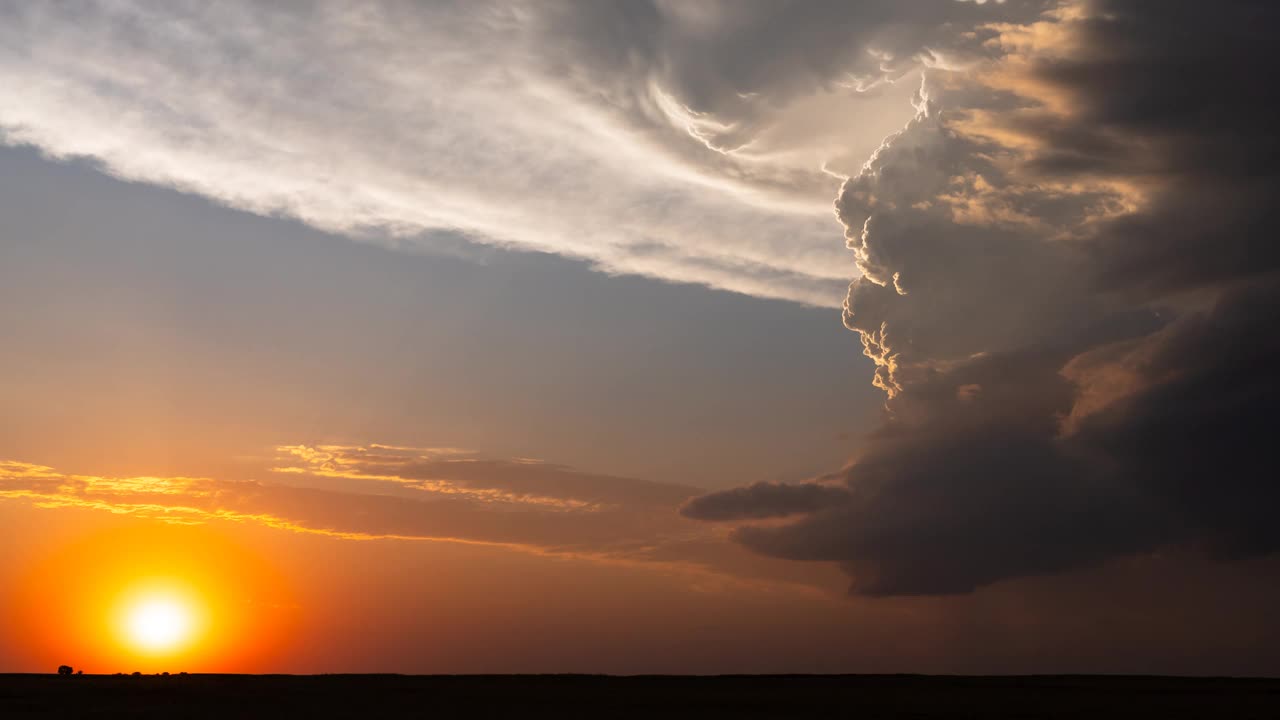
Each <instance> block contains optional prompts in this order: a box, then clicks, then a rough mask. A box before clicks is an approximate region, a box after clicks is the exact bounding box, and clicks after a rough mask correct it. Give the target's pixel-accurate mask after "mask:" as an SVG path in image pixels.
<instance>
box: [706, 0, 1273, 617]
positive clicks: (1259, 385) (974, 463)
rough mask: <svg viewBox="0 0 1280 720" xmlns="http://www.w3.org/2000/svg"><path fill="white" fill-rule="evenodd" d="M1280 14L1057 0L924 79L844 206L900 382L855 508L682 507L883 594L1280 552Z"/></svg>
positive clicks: (880, 360)
mask: <svg viewBox="0 0 1280 720" xmlns="http://www.w3.org/2000/svg"><path fill="white" fill-rule="evenodd" d="M1277 19H1280V18H1278V17H1277V10H1276V8H1275V7H1274V6H1273V4H1270V3H1263V2H1228V3H1219V4H1215V5H1207V4H1204V3H1192V2H1174V3H1158V4H1157V3H1142V2H1122V1H1120V0H1115V1H1112V0H1103V1H1099V2H1071V3H1063V4H1061V5H1060V6H1059V7H1056V8H1053V9H1051V10H1049V11H1048V12H1046V13H1045V14H1044V15H1043V16H1042V17H1041V18H1040V19H1039V20H1038V21H1036V22H1033V23H1027V24H1018V23H1005V24H1002V25H1000V26H999V27H998V31H999V32H998V34H997V36H996V37H994V38H993V39H991V40H990V41H989V42H988V43H987V44H986V47H987V48H988V49H989V50H990V51H991V52H992V54H993V56H992V57H991V58H989V59H988V60H986V61H984V62H982V63H980V64H978V65H976V66H974V67H972V68H969V69H967V70H965V71H946V70H937V69H935V70H931V71H929V73H928V74H927V75H926V80H925V85H924V86H923V88H922V90H921V93H920V95H919V97H918V98H917V101H916V104H917V114H916V117H915V118H914V119H913V120H911V121H910V123H909V124H908V125H907V126H906V128H905V129H903V130H902V131H901V132H900V133H898V134H897V135H895V136H893V137H890V138H889V139H888V140H886V141H885V143H884V144H883V146H882V147H881V149H880V150H879V151H878V152H877V154H876V156H875V157H873V158H872V160H871V161H870V162H869V163H868V164H867V165H866V167H865V169H864V170H863V171H862V173H861V174H860V175H858V176H856V177H852V178H850V179H849V180H848V181H846V182H845V184H844V186H843V188H842V189H841V192H840V194H839V196H838V198H837V201H836V207H837V212H838V215H839V217H840V219H841V221H842V222H843V223H844V224H845V226H846V236H847V238H848V241H849V246H850V247H851V248H852V249H853V250H854V251H855V254H856V256H857V262H858V265H859V267H860V269H861V271H862V276H861V277H859V278H858V279H856V280H854V282H853V284H852V285H851V286H850V290H849V295H848V299H847V301H846V306H845V322H846V325H847V326H848V327H849V328H850V329H852V330H854V331H856V332H858V333H860V334H861V336H862V338H863V345H864V347H865V349H866V354H867V355H868V356H869V357H870V358H871V359H872V360H873V361H874V362H875V363H876V365H877V370H876V376H875V378H874V382H875V383H876V384H877V385H879V386H881V387H883V388H884V389H885V390H886V392H887V394H888V399H887V402H886V406H885V417H884V421H883V424H882V425H881V427H880V428H879V429H878V430H876V431H874V432H873V433H871V434H870V435H869V436H868V437H867V438H865V441H864V443H863V445H862V447H861V449H860V450H859V452H858V453H856V455H855V457H854V458H853V459H852V460H851V462H850V464H849V465H848V467H847V468H845V470H844V471H843V473H842V484H843V486H844V488H846V489H847V497H843V496H842V497H841V498H840V499H839V500H838V501H833V502H828V503H825V504H823V505H822V506H820V507H815V508H813V509H812V510H810V511H809V512H807V513H804V514H803V515H802V516H800V517H799V518H798V519H795V520H793V521H791V522H787V523H782V524H779V523H771V524H756V523H752V522H750V520H751V519H754V518H764V517H775V516H781V515H784V514H789V513H790V512H791V509H790V506H788V502H787V498H785V497H782V498H772V497H770V496H768V495H764V494H752V493H749V492H743V491H734V490H730V491H726V492H724V493H715V494H712V495H710V496H707V497H703V498H698V499H695V500H693V501H691V503H690V505H689V506H687V507H693V508H697V507H704V506H705V507H727V508H731V511H729V512H727V513H722V514H721V515H719V516H717V517H715V518H714V519H717V520H728V519H734V518H736V519H737V520H739V521H740V524H739V526H738V527H737V529H736V530H735V531H734V535H733V537H734V538H735V539H736V541H738V542H739V543H741V544H743V545H745V546H746V547H748V548H751V549H753V550H755V551H756V552H759V553H762V554H765V555H770V556H775V557H780V558H789V559H793V560H803V561H826V562H835V563H839V564H840V565H841V566H842V567H843V568H844V569H845V570H846V571H847V573H848V574H849V576H850V577H851V579H852V590H853V591H854V592H857V593H862V594H870V595H901V594H947V593H957V592H968V591H970V590H973V589H974V588H977V587H980V586H983V585H986V584H990V583H994V582H998V581H1001V580H1008V579H1012V578H1017V577H1022V576H1029V575H1037V574H1044V573H1052V572H1058V571H1063V570H1067V569H1073V568H1079V567H1085V566H1091V565H1098V564H1101V563H1104V562H1106V561H1109V560H1113V559H1116V558H1119V557H1124V556H1129V555H1134V554H1139V553H1148V552H1155V551H1159V550H1161V549H1164V548H1171V547H1183V548H1187V547H1190V548H1197V549H1199V550H1202V551H1204V552H1207V553H1209V554H1210V555H1212V556H1214V557H1218V558H1238V557H1244V556H1248V555H1257V554H1262V553H1270V552H1274V551H1275V550H1276V549H1277V548H1278V547H1280V544H1278V543H1280V535H1278V534H1277V532H1276V530H1275V527H1276V524H1275V522H1274V517H1273V509H1274V507H1275V506H1276V501H1277V499H1280V495H1278V494H1277V493H1278V492H1280V490H1278V489H1277V484H1276V481H1275V476H1276V473H1275V470H1274V461H1273V459H1272V458H1271V457H1270V453H1269V452H1268V429H1269V428H1270V427H1271V426H1273V425H1274V424H1275V423H1274V420H1273V419H1272V415H1273V414H1274V408H1275V406H1276V403H1277V400H1278V399H1280V398H1277V391H1278V389H1280V386H1278V384H1277V379H1276V368H1277V367H1280V345H1278V344H1277V342H1276V340H1275V337H1276V331H1277V329H1280V314H1278V311H1277V308H1280V277H1278V270H1280V268H1278V267H1277V261H1278V260H1280V256H1277V254H1276V252H1275V243H1274V241H1273V239H1272V237H1271V236H1272V234H1273V230H1272V228H1273V227H1274V221H1275V205H1274V202H1273V198H1274V197H1276V190H1277V189H1280V187H1278V186H1277V181H1278V180H1280V163H1277V160H1278V159H1280V158H1277V155H1276V148H1277V145H1276V139H1275V136H1274V127H1276V125H1277V121H1278V120H1280V118H1278V117H1277V115H1278V114H1280V112H1278V111H1280V101H1278V99H1277V97H1276V92H1275V89H1274V84H1272V83H1266V82H1264V81H1260V80H1259V79H1260V78H1263V77H1270V76H1271V75H1273V74H1275V72H1276V71H1277V70H1280V67H1278V65H1280V63H1277V60H1276V59H1275V57H1274V54H1273V53H1270V52H1269V50H1268V49H1267V47H1268V41H1267V38H1266V33H1268V32H1270V30H1271V29H1273V28H1274V27H1276V25H1277V23H1276V20H1277ZM827 482H829V481H824V482H823V484H822V485H821V487H824V488H825V487H826V486H827ZM805 487H808V488H811V489H815V488H817V487H819V486H818V485H808V486H806V485H799V486H797V487H796V488H794V489H793V490H792V491H791V492H794V493H801V492H803V490H802V488H805ZM693 516H694V517H697V516H698V515H697V513H693Z"/></svg>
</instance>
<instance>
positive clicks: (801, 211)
mask: <svg viewBox="0 0 1280 720" xmlns="http://www.w3.org/2000/svg"><path fill="white" fill-rule="evenodd" d="M1043 5H1044V3H1041V2H1030V1H1029V0H1024V1H1023V2H1010V3H1005V4H1000V5H996V4H988V5H975V4H972V3H958V2H953V1H952V0H913V1H912V2H906V3H904V2H895V3H888V2H874V3H859V4H849V3H829V4H822V3H811V4H807V6H806V9H805V11H804V12H792V11H791V10H788V9H786V8H785V7H783V6H780V5H773V4H769V3H764V4H754V5H745V4H742V3H729V4H720V3H701V4H696V5H693V4H686V3H666V2H654V3H560V2H553V3H520V2H517V3H487V2H476V3H398V2H390V1H388V2H377V3H360V4H346V3H337V2H326V3H320V4H316V5H310V6H306V7H298V6H287V7H286V6H265V5H262V4H256V3H222V4H218V5H208V4H201V3H145V2H142V3H133V2H125V3H101V4H97V3H91V4H83V5H75V6H72V5H60V4H18V5H6V6H4V7H3V8H0V83H3V84H4V85H5V87H8V88H10V89H11V91H12V92H11V95H10V97H9V99H8V101H7V102H5V103H3V104H0V139H2V140H3V141H4V142H7V143H25V144H31V145H35V146H37V147H39V148H41V149H42V150H44V151H45V152H47V153H49V154H50V155H53V156H57V157H86V158H90V159H92V160H93V161H95V162H96V163H98V164H99V165H100V166H101V167H102V168H103V169H105V170H106V171H108V172H110V173H113V174H115V175H118V176H120V177H123V178H127V179H130V180H137V181H143V182H149V183H156V184H160V185H165V186H170V187H176V188H179V189H181V190H185V191H188V192H194V193H199V194H202V195H206V196H208V197H210V198H212V199H214V200H216V201H218V202H221V203H225V204H228V205H230V206H233V207H236V208H241V209H245V210H249V211H252V212H258V213H268V214H284V215H288V216H292V217H296V218H298V219H301V220H303V221H305V222H307V223H310V224H312V225H314V226H316V227H319V228H323V229H326V230H330V231H335V232H339V233H345V234H348V235H351V236H353V237H358V238H362V239H366V240H370V241H374V242H379V243H383V244H385V245H388V246H391V247H401V248H414V247H431V246H432V245H433V242H434V241H433V239H432V235H433V233H438V232H441V231H446V232H449V233H461V234H463V235H465V236H466V237H468V238H470V239H471V240H473V241H475V242H477V243H483V244H489V245H498V246H504V247H514V248H520V249H526V250H534V251H543V252H550V253H556V254H560V255H564V256H568V257H573V258H581V259H584V260H586V261H588V262H590V263H592V264H593V265H595V266H596V267H598V268H599V269H601V270H603V271H605V272H610V273H629V274H639V275H646V276H650V277H655V278H660V279H663V280H669V281H675V282H688V283H698V284H703V285H708V286H711V287H716V288H722V289H726V290H731V291H735V292H741V293H746V294H750V295H756V296H761V297H770V298H782V299H787V300H793V301H798V302H803V303H809V304H813V305H819V306H837V305H838V304H839V298H840V294H841V292H842V288H843V287H844V285H845V284H846V283H847V279H848V277H849V276H850V275H851V274H852V273H853V272H854V269H853V266H852V265H851V263H850V259H849V256H848V253H847V251H846V250H844V249H843V248H841V247H840V245H839V239H838V232H833V231H836V230H838V228H837V226H835V225H834V223H832V221H831V212H830V199H831V197H832V196H833V194H834V193H835V191H836V188H837V187H838V184H839V182H840V179H841V178H842V177H843V176H844V175H845V174H848V173H854V172H856V171H857V168H858V167H859V166H860V164H861V163H862V162H863V161H864V160H865V158H866V156H867V155H868V154H869V153H870V151H871V150H872V149H873V148H874V147H875V146H876V144H877V143H878V142H879V140H880V139H881V138H882V137H883V136H884V135H885V134H886V133H887V132H889V131H890V130H891V129H892V128H893V127H895V126H896V125H898V124H900V123H901V121H902V120H903V119H905V118H906V117H907V116H908V115H909V114H910V108H909V107H908V106H907V104H906V97H907V95H908V94H909V92H910V88H909V87H899V86H893V85H891V84H886V83H885V82H884V81H886V80H892V79H896V78H900V77H903V76H904V75H907V74H909V73H911V72H912V71H914V70H915V69H917V68H919V67H923V66H928V65H939V64H944V65H945V64H947V63H949V62H957V61H958V60H957V59H958V58H969V57H975V56H981V55H982V54H983V53H984V52H985V51H984V49H983V46H982V44H981V40H982V35H981V33H974V32H966V31H967V30H968V31H972V30H974V29H975V28H978V27H979V26H980V25H981V24H982V23H984V22H987V21H990V20H993V19H1008V18H1017V17H1025V16H1027V15H1029V14H1032V13H1034V12H1036V11H1037V10H1038V9H1039V8H1040V7H1042V6H1043Z"/></svg>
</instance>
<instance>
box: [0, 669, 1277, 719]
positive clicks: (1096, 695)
mask: <svg viewBox="0 0 1280 720" xmlns="http://www.w3.org/2000/svg"><path fill="white" fill-rule="evenodd" d="M28 717H95V718H112V717H121V718H123V717H129V718H161V717H164V718H244V717H270V718H279V717H344V718H373V717H422V718H429V717H437V718H438V717H493V718H544V717H545V718H566V717H601V718H606V719H608V720H615V719H616V718H685V717H688V718H763V717H770V718H789V717H822V718H827V717H848V718H858V719H859V720H864V719H869V718H934V717H939V718H941V717H952V718H1215V719H1226V718H1268V719H1273V718H1280V680H1262V679H1256V680H1251V679H1218V678H1197V679H1190V678H1166V677H1083V676H1053V677H1048V676H1045V677H925V676H906V675H882V676H874V675H846V676H724V677H603V676H587V675H542V676H533V675H507V676H475V675H472V676H407V675H404V676H402V675H310V676H301V675H300V676H289V675H189V676H171V677H157V676H143V677H117V676H104V675H84V676H78V677H58V676H56V675H0V718H5V719H6V720H10V719H15V718H28Z"/></svg>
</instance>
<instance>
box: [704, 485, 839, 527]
mask: <svg viewBox="0 0 1280 720" xmlns="http://www.w3.org/2000/svg"><path fill="white" fill-rule="evenodd" d="M848 501H849V493H848V492H847V491H846V490H844V489H842V488H840V487H833V486H830V485H818V484H813V483H803V484H796V485H785V484H782V483H771V482H759V483H755V484H753V485H748V486H746V487H740V488H734V489H732V490H726V491H724V492H720V493H715V494H713V495H703V496H701V497H697V498H694V499H693V500H690V501H689V502H688V503H686V504H685V505H684V506H683V507H681V508H680V514H682V515H684V516H685V517H690V518H694V519H696V520H745V519H761V518H770V517H786V516H788V515H796V514H803V513H811V512H815V511H818V510H822V509H824V508H827V507H831V506H836V505H841V504H843V503H846V502H848Z"/></svg>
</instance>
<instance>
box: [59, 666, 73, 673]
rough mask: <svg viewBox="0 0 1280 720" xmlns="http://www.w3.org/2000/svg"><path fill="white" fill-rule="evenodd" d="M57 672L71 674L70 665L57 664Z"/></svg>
mask: <svg viewBox="0 0 1280 720" xmlns="http://www.w3.org/2000/svg"><path fill="white" fill-rule="evenodd" d="M58 674H59V675H70V674H71V666H70V665H59V666H58Z"/></svg>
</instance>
